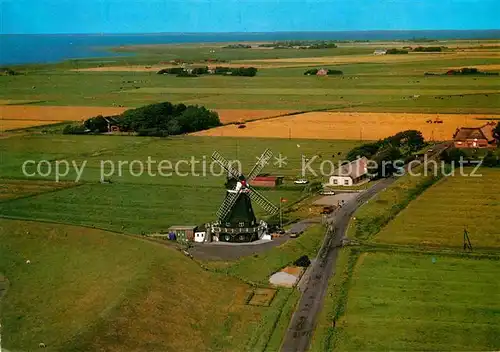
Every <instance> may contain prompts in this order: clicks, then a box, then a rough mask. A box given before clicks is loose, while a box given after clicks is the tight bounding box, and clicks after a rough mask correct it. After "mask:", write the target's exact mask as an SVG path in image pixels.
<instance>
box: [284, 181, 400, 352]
mask: <svg viewBox="0 0 500 352" xmlns="http://www.w3.org/2000/svg"><path fill="white" fill-rule="evenodd" d="M395 180H396V179H395V178H388V179H384V180H381V181H379V182H378V183H376V184H375V185H374V186H373V187H371V188H370V189H368V190H367V191H365V192H363V193H361V194H359V195H358V197H356V198H355V199H353V200H351V201H350V202H348V203H346V204H345V205H344V206H343V207H342V208H341V209H338V210H337V211H336V212H335V213H334V214H333V215H332V216H330V217H329V219H328V222H329V223H330V224H332V226H333V229H334V231H333V232H332V233H329V234H328V235H327V238H326V240H325V241H326V242H325V243H326V246H325V247H324V248H323V251H322V252H320V253H319V254H318V258H317V260H316V262H315V263H314V266H313V268H312V271H311V275H310V278H309V282H308V283H307V285H306V288H305V290H304V292H303V294H302V298H301V300H300V302H299V304H298V306H297V308H296V310H295V313H294V314H293V316H292V320H291V322H290V326H289V328H288V330H287V333H286V335H285V340H284V342H283V345H282V351H283V352H292V351H306V350H307V348H308V346H309V342H310V337H311V335H312V332H313V330H314V327H315V325H316V319H317V316H318V314H319V312H320V311H321V308H322V306H323V301H324V298H325V294H326V290H327V288H328V280H329V279H330V277H331V275H332V274H333V272H334V267H335V265H334V264H335V262H336V260H337V255H338V251H339V248H340V243H341V240H342V238H344V236H345V231H346V229H347V226H348V224H349V220H350V218H351V216H352V214H353V213H354V212H355V211H356V209H357V208H358V207H359V206H361V205H362V204H363V203H364V202H366V201H367V200H368V199H370V198H371V197H373V196H374V195H375V194H376V193H378V192H380V191H381V190H383V189H385V188H386V187H387V186H389V185H390V184H391V183H392V182H394V181H395Z"/></svg>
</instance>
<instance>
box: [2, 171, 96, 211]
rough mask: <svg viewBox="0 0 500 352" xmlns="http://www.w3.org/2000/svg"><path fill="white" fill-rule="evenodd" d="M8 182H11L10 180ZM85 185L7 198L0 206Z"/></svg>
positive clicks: (80, 184) (78, 184)
mask: <svg viewBox="0 0 500 352" xmlns="http://www.w3.org/2000/svg"><path fill="white" fill-rule="evenodd" d="M10 180H12V179H10ZM14 180H15V179H14ZM0 181H1V180H0ZM87 184H88V183H76V184H75V185H74V186H69V187H64V188H55V189H51V190H48V191H46V192H40V193H34V194H27V195H25V196H21V197H18V198H9V199H5V200H0V204H2V205H3V204H7V203H10V202H14V201H17V200H23V199H29V198H35V197H37V196H41V195H45V194H51V193H57V192H59V191H64V190H67V189H74V188H77V187H81V186H83V185H87ZM0 216H3V215H0Z"/></svg>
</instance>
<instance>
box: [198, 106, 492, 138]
mask: <svg viewBox="0 0 500 352" xmlns="http://www.w3.org/2000/svg"><path fill="white" fill-rule="evenodd" d="M476 118H495V116H494V115H467V114H464V115H461V114H413V113H412V114H405V113H357V112H311V113H305V114H300V115H294V116H285V117H279V118H274V119H268V120H262V121H254V122H249V123H247V124H246V128H244V129H239V128H237V126H234V125H228V126H222V127H219V128H214V129H211V130H207V131H202V132H197V133H194V134H195V135H199V136H229V137H268V138H289V137H291V138H316V139H318V138H319V139H353V140H360V139H361V140H377V139H381V138H385V137H388V136H390V135H393V134H395V133H397V132H400V131H403V130H408V129H416V130H419V131H421V132H422V133H423V134H424V136H425V138H426V139H431V140H432V139H434V140H449V139H450V138H451V137H452V136H453V133H454V132H455V131H456V129H457V128H459V127H465V126H470V127H473V126H481V125H484V124H485V123H486V121H478V120H476ZM497 118H498V116H497ZM436 119H440V120H442V121H443V123H440V124H439V123H427V121H428V120H432V121H435V120H436Z"/></svg>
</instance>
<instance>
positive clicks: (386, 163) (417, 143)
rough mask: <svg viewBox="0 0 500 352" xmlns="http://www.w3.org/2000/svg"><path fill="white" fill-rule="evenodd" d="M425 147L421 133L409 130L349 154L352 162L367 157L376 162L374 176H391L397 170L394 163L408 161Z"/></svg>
mask: <svg viewBox="0 0 500 352" xmlns="http://www.w3.org/2000/svg"><path fill="white" fill-rule="evenodd" d="M424 146H425V140H424V137H423V136H422V133H421V132H420V131H415V130H407V131H403V132H399V133H397V134H395V135H393V136H391V137H387V138H385V139H382V140H379V141H377V142H372V143H366V144H363V145H360V146H358V147H356V148H354V149H352V150H351V151H349V153H348V154H347V159H348V160H350V161H352V160H356V159H358V158H359V157H366V158H368V159H371V160H373V161H375V162H376V165H377V168H376V169H372V170H370V173H371V174H373V175H378V177H382V176H385V177H387V176H390V175H392V174H393V173H394V172H395V171H396V169H395V167H394V162H395V161H397V160H401V159H402V158H404V159H407V158H409V157H411V156H412V155H413V154H414V153H415V152H417V151H418V150H420V149H422V148H423V147H424Z"/></svg>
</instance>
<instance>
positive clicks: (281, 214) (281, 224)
mask: <svg viewBox="0 0 500 352" xmlns="http://www.w3.org/2000/svg"><path fill="white" fill-rule="evenodd" d="M281 203H283V198H281V197H280V230H283V212H282V211H281ZM0 352H1V351H0Z"/></svg>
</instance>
